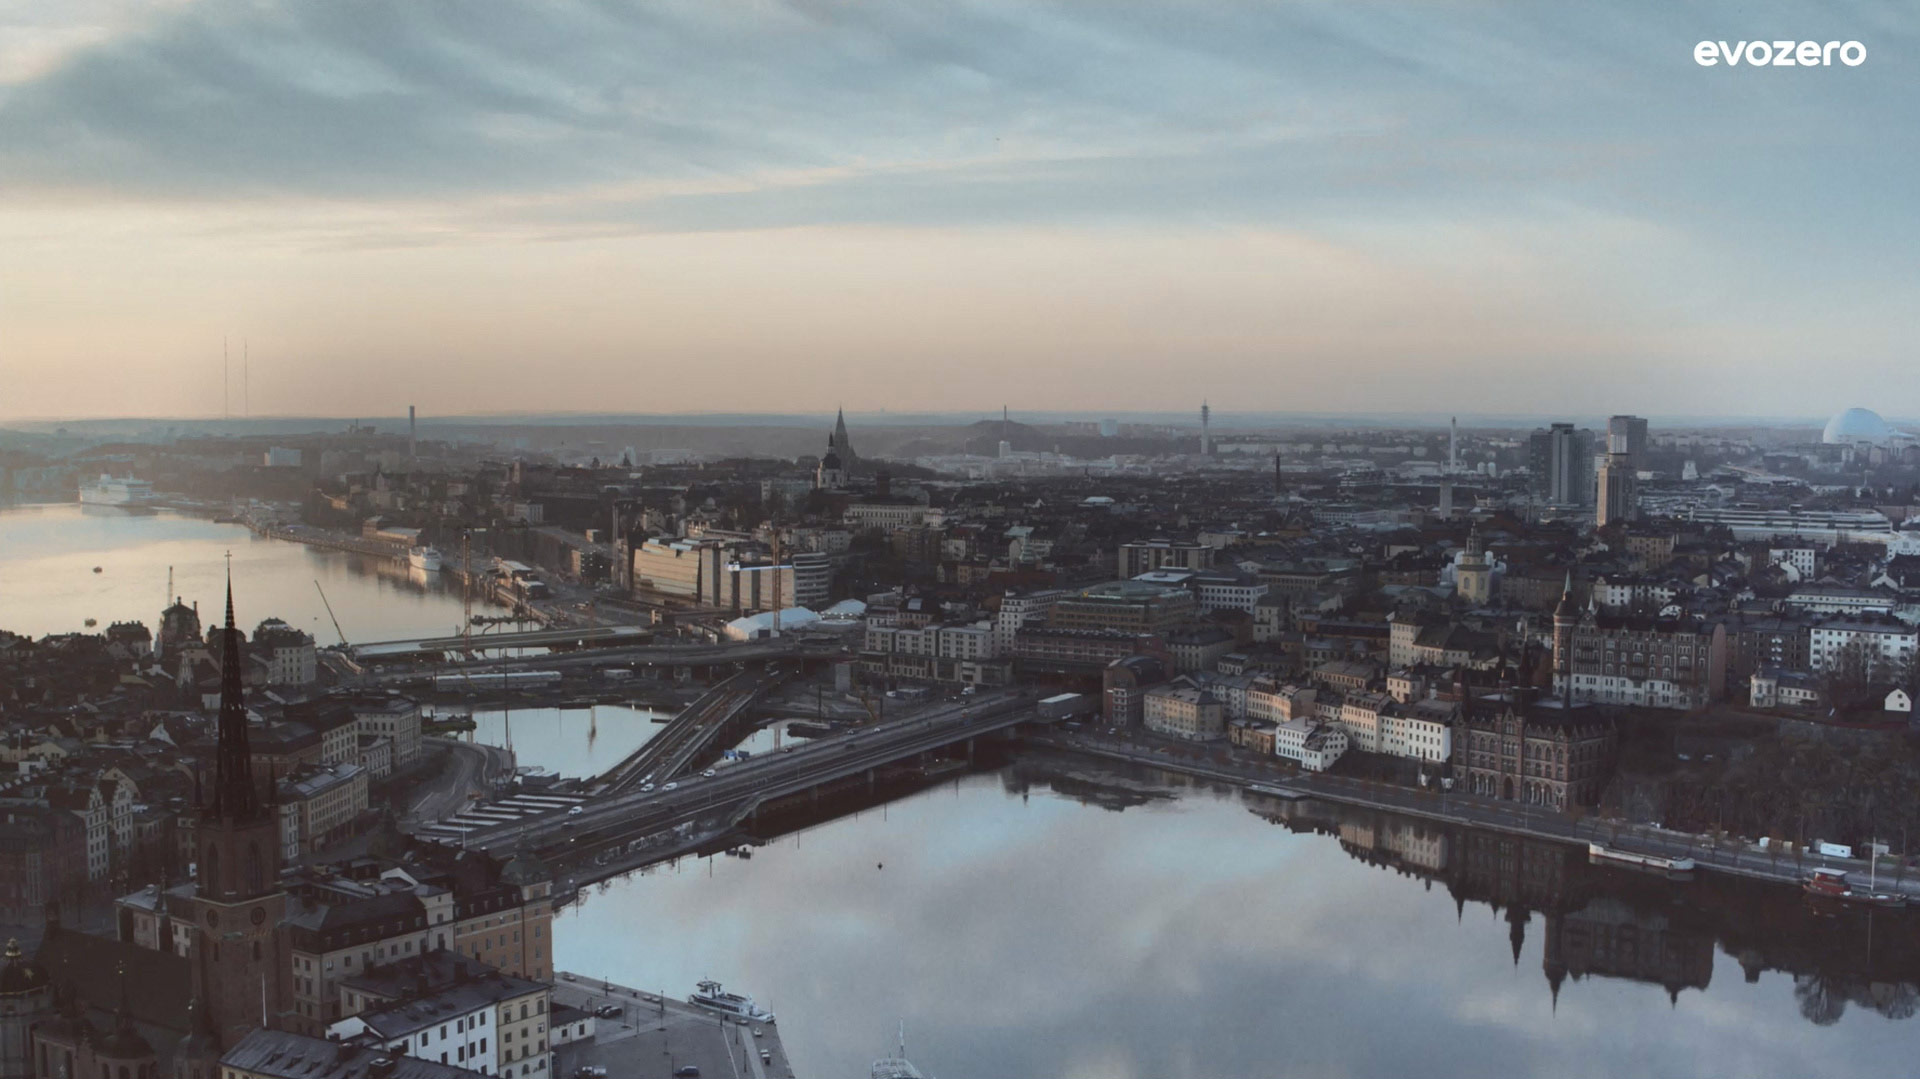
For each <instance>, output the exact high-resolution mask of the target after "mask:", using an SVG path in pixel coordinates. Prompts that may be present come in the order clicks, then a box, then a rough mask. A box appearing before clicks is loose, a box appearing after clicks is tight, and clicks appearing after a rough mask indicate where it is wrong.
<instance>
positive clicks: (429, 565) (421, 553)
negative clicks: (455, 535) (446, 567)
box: [407, 547, 440, 573]
mask: <svg viewBox="0 0 1920 1079" xmlns="http://www.w3.org/2000/svg"><path fill="white" fill-rule="evenodd" d="M407 565H409V566H412V567H413V568H414V569H417V570H425V571H426V572H428V573H433V572H435V571H437V570H439V568H440V552H439V551H437V550H435V549H433V548H432V547H409V548H407Z"/></svg>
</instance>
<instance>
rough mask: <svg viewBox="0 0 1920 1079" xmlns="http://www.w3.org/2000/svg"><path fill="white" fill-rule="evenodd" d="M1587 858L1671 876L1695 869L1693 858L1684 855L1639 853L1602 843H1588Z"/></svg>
mask: <svg viewBox="0 0 1920 1079" xmlns="http://www.w3.org/2000/svg"><path fill="white" fill-rule="evenodd" d="M1587 858H1588V860H1589V861H1592V862H1596V863H1601V864H1607V865H1621V866H1626V867H1627V868H1629V869H1644V870H1648V871H1650V872H1654V873H1665V874H1668V875H1669V876H1691V875H1692V874H1693V869H1694V861H1693V859H1692V858H1688V857H1686V856H1684V855H1682V856H1681V857H1678V858H1672V857H1668V856H1666V855H1663V854H1638V853H1635V852H1633V851H1630V850H1615V849H1614V848H1612V847H1609V846H1605V845H1603V844H1600V843H1589V844H1587Z"/></svg>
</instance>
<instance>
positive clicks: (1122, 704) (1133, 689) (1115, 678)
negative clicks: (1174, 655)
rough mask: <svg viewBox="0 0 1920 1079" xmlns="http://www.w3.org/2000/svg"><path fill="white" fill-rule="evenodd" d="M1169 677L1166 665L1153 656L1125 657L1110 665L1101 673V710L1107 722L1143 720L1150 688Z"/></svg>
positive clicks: (1125, 724)
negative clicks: (1145, 696)
mask: <svg viewBox="0 0 1920 1079" xmlns="http://www.w3.org/2000/svg"><path fill="white" fill-rule="evenodd" d="M1166 680H1167V667H1166V664H1164V663H1162V662H1161V661H1160V659H1158V658H1157V657H1154V656H1126V657H1124V658H1121V659H1116V660H1114V661H1113V662H1111V663H1109V664H1107V666H1106V668H1105V669H1104V670H1103V671H1101V673H1100V690H1101V704H1102V708H1101V712H1102V714H1103V715H1104V716H1105V718H1106V721H1107V723H1108V724H1110V725H1112V726H1116V727H1131V726H1135V725H1137V724H1139V723H1140V721H1141V717H1142V715H1143V709H1144V708H1145V701H1144V694H1145V693H1146V691H1147V690H1149V689H1152V688H1153V687H1154V686H1157V685H1159V684H1160V683H1162V682H1165V681H1166Z"/></svg>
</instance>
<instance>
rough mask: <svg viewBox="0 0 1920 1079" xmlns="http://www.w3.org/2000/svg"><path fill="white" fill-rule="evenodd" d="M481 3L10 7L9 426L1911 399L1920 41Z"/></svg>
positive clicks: (1572, 21) (1299, 18)
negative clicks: (1832, 53)
mask: <svg viewBox="0 0 1920 1079" xmlns="http://www.w3.org/2000/svg"><path fill="white" fill-rule="evenodd" d="M461 14H462V15H465V16H468V17H464V18H462V17H456V16H455V15H454V14H453V13H452V12H451V11H450V10H440V9H412V10H410V11H408V12H406V13H404V14H403V13H399V12H394V11H388V10H384V9H370V10H367V11H359V12H346V11H331V10H321V9H300V8H290V7H278V6H274V5H255V4H239V3H228V2H225V0H205V2H201V3H195V4H175V5H163V6H159V7H153V8H141V7H133V6H128V5H121V4H117V3H111V2H105V0H103V2H100V3H95V4H79V5H71V4H44V5H38V6H33V7H29V8H26V9H24V10H22V11H21V12H19V13H17V14H15V15H14V16H12V17H11V22H10V23H9V24H8V25H6V26H4V27H0V191H4V192H5V194H6V208H5V209H4V210H0V237H4V239H5V243H4V244H3V245H0V252H3V253H0V294H4V295H5V296H6V306H5V310H4V317H5V324H6V328H7V334H6V340H5V342H4V344H3V345H0V373H4V375H5V377H6V379H7V382H8V385H9V388H10V390H11V392H10V393H9V394H8V395H7V396H6V398H5V399H4V400H0V420H7V421H18V420H25V419H35V418H42V419H44V418H58V417H83V416H102V415H149V416H168V415H176V416H178V415H194V416H202V417H206V416H217V415H219V414H220V413H221V410H222V380H221V371H222V366H223V365H222V343H223V340H224V341H225V342H227V349H228V351H229V352H230V354H231V356H232V367H233V369H234V371H235V378H236V387H235V389H236V392H235V393H234V395H233V397H232V398H231V399H230V400H229V407H230V410H231V411H232V412H233V413H235V414H238V413H239V411H240V410H241V408H240V405H241V403H240V399H239V398H240V394H239V392H238V385H237V378H238V369H239V367H240V363H241V361H240V355H241V352H242V348H243V342H244V347H245V348H246V349H247V352H248V357H249V360H250V363H249V366H250V373H249V377H250V387H249V389H248V391H247V394H246V397H247V407H248V410H249V411H250V412H251V413H252V414H254V415H274V414H288V413H297V412H309V413H310V412H313V411H316V410H317V411H321V412H324V413H329V414H336V415H348V416H351V415H356V414H365V415H372V414H385V413H387V412H391V411H392V410H393V409H392V404H393V402H396V401H403V400H404V401H410V402H414V403H417V404H418V405H419V406H420V407H421V409H422V411H423V412H424V413H427V414H434V415H458V414H485V413H497V412H503V411H521V410H524V411H528V412H533V413H553V412H568V411H578V410H580V409H582V408H583V407H586V406H589V405H591V407H593V408H594V410H596V411H599V410H605V409H621V410H643V411H655V412H657V411H667V412H688V413H698V412H705V411H729V412H731V411H742V412H772V413H778V412H792V411H802V410H804V411H825V410H829V409H831V408H832V407H833V406H834V405H836V404H841V403H844V404H845V405H846V406H847V407H849V408H850V409H853V410H855V411H858V412H871V411H874V410H876V409H881V408H885V409H889V410H895V411H899V410H908V411H912V410H928V409H935V408H938V409H941V410H949V409H956V408H965V409H972V410H979V411H983V412H984V411H988V410H997V408H998V407H999V405H1000V403H1001V402H1002V401H1003V400H1004V399H1005V398H1007V397H1010V396H1012V397H1016V399H1017V400H1019V401H1021V402H1024V403H1026V404H1027V405H1029V406H1032V407H1042V408H1069V407H1072V408H1084V409H1087V410H1090V411H1100V410H1108V411H1161V410H1166V409H1165V405H1166V403H1167V402H1168V399H1169V397H1170V392H1171V393H1178V395H1179V404H1180V406H1181V409H1180V410H1184V409H1185V407H1186V405H1187V399H1188V398H1192V399H1194V400H1198V399H1200V398H1203V397H1205V398H1210V399H1211V400H1213V401H1215V402H1232V403H1234V404H1238V405H1239V406H1241V407H1242V408H1245V409H1249V410H1263V411H1264V410H1273V411H1307V412H1325V413H1338V412H1348V413H1351V412H1373V413H1392V412H1401V411H1410V410H1416V409H1418V410H1422V411H1427V410H1447V411H1455V410H1457V411H1460V412H1462V413H1470V412H1482V413H1506V414H1521V413H1525V414H1536V415H1542V416H1547V415H1552V414H1555V413H1556V411H1557V410H1558V409H1559V407H1560V406H1561V405H1562V404H1563V403H1564V402H1565V401H1568V400H1594V399H1601V398H1604V399H1606V400H1608V401H1609V408H1611V409H1613V410H1616V411H1622V412H1634V413H1637V414H1641V415H1652V416H1659V415H1662V414H1668V413H1673V412H1684V413H1688V414H1700V415H1716V414H1718V415H1736V416H1737V415H1756V414H1757V415H1778V414H1783V413H1805V414H1806V415H1808V416H1809V417H1813V416H1819V415H1824V414H1828V413H1831V412H1835V411H1838V410H1839V409H1841V408H1844V407H1847V406H1851V405H1856V404H1870V405H1873V406H1875V407H1876V408H1879V409H1880V410H1881V411H1883V412H1884V413H1886V414H1888V415H1898V414H1902V413H1920V402H1904V401H1902V400H1900V399H1899V398H1898V396H1895V397H1894V398H1893V399H1891V400H1886V399H1885V397H1886V394H1885V390H1884V388H1883V387H1885V386H1886V385H1888V384H1889V383H1893V384H1897V382H1896V380H1897V379H1899V377H1900V376H1901V375H1903V374H1904V371H1905V368H1906V363H1907V360H1908V358H1909V356H1910V353H1911V344H1912V342H1911V329H1912V320H1911V316H1910V315H1909V314H1907V312H1906V297H1907V296H1908V295H1910V293H1911V292H1912V287H1913V285H1914V284H1915V283H1916V282H1915V272H1914V270H1913V268H1912V266H1911V260H1910V259H1909V258H1908V257H1907V254H1906V253H1907V252H1908V251H1909V250H1910V249H1911V246H1912V241H1913V239H1914V236H1915V231H1916V230H1915V228H1914V224H1915V222H1914V214H1913V210H1912V207H1911V205H1910V201H1911V200H1910V198H1909V197H1908V194H1907V190H1906V187H1907V185H1906V182H1905V177H1907V176H1909V175H1911V173H1912V171H1913V169H1912V166H1913V164H1914V162H1915V159H1916V157H1920V155H1916V153H1915V144H1914V139H1913V135H1912V129H1911V125H1910V124H1908V123H1906V122H1905V118H1904V116H1903V103H1904V102H1905V101H1906V100H1909V99H1910V97H1911V94H1910V90H1911V77H1910V73H1909V71H1908V69H1906V68H1905V67H1903V65H1902V64H1901V63H1900V60H1899V58H1900V57H1901V56H1902V55H1903V54H1905V53H1908V52H1910V51H1911V47H1912V45H1913V44H1914V41H1915V38H1916V36H1920V35H1916V32H1915V23H1914V20H1913V19H1912V18H1910V17H1902V16H1899V15H1897V14H1893V13H1889V12H1885V11H1880V12H1874V11H1871V10H1829V11H1822V12H1813V13H1809V12H1807V11H1805V10H1804V9H1801V8H1798V7H1793V8H1789V7H1787V6H1785V5H1774V6H1772V7H1770V8H1763V9H1759V10H1755V9H1749V8H1734V7H1732V6H1712V7H1706V8H1699V9H1689V10H1688V11H1685V12H1675V11H1670V10H1667V9H1666V8H1664V7H1662V6H1658V5H1651V4H1649V5H1642V6H1638V7H1634V8H1628V9H1618V8H1614V9H1608V10H1606V11H1580V10H1572V11H1563V10H1555V11H1552V12H1547V11H1542V10H1539V9H1534V8H1527V7H1522V6H1517V5H1493V6H1489V7H1485V8H1469V7H1434V8H1425V9H1419V10H1417V11H1394V12H1392V13H1388V12H1386V11H1384V10H1372V11H1343V10H1330V9H1322V8H1317V7H1310V6H1304V5H1289V6H1284V7H1279V8H1272V9H1266V10H1262V11H1257V12H1253V11H1247V10H1243V9H1240V8H1238V7H1233V6H1228V5H1219V6H1213V5H1204V4H1203V5H1198V6H1195V7H1193V8H1190V9H1187V10H1185V11H1183V12H1182V13H1181V14H1180V16H1179V17H1178V18H1175V17H1171V16H1166V15H1163V14H1158V13H1152V12H1146V11H1130V12H1129V11H1103V10H1098V9H1090V8H1088V9H1083V8H1075V7H1040V8H1036V7H1032V6H1030V5H1013V4H1004V3H995V2H988V3H980V4H974V5H968V6H966V7H964V8H959V9H954V10H951V11H949V12H947V13H945V14H943V15H941V16H938V17H935V16H928V15H922V14H919V13H915V12H912V11H909V10H903V9H892V8H882V7H878V6H863V5H851V6H846V7H836V8H831V9H820V10H815V9H813V8H812V7H810V6H809V5H799V4H797V5H783V6H773V7H767V8H762V9H758V10H757V11H756V12H755V13H754V14H753V15H752V16H748V15H743V14H738V13H718V12H714V11H710V10H704V9H694V8H687V9H680V8H653V9H645V10H638V11H630V10H625V9H608V8H603V7H601V6H599V5H589V4H563V5H542V6H540V7H539V8H537V9H536V8H532V7H528V6H523V5H517V4H501V5H495V6H492V7H490V8H488V9H487V16H486V17H485V18H482V19H475V18H472V17H470V13H467V12H462V13H461ZM1788 23H1792V24H1793V25H1794V26H1796V27H1800V29H1799V30H1798V31H1797V32H1799V33H1800V34H1801V35H1802V36H1805V37H1808V38H1815V37H1818V38H1820V39H1823V40H1824V39H1827V38H1835V39H1840V40H1851V39H1857V40H1859V41H1861V42H1863V43H1864V45H1865V47H1866V48H1867V50H1868V59H1867V60H1866V62H1865V63H1863V64H1862V65H1860V66H1858V67H1841V66H1835V67H1831V68H1824V69H1819V70H1798V71H1791V72H1788V71H1772V70H1768V71H1749V70H1744V69H1743V70H1738V71H1735V70H1730V69H1727V68H1725V67H1716V68H1706V67H1701V66H1700V65H1698V64H1697V63H1696V62H1695V60H1694V57H1693V53H1692V49H1693V46H1694V44H1695V43H1696V42H1698V41H1700V40H1703V39H1717V38H1721V37H1729V38H1734V37H1747V36H1754V35H1756V34H1759V33H1762V32H1765V31H1767V30H1769V29H1772V28H1775V27H1779V26H1785V25H1787V24H1788ZM1803 24H1804V25H1803ZM108 372H111V374H112V377H111V378H107V377H103V376H104V375H105V374H106V373H108ZM1175 372H1178V374H1179V381H1180V382H1181V384H1182V385H1181V386H1180V387H1179V388H1178V389H1176V390H1171V391H1170V388H1169V386H1168V385H1167V383H1168V381H1169V380H1170V379H1171V377H1172V375H1173V373H1175ZM742 386H746V387H750V394H749V395H748V396H747V398H746V399H742V396H741V394H740V391H739V387H742Z"/></svg>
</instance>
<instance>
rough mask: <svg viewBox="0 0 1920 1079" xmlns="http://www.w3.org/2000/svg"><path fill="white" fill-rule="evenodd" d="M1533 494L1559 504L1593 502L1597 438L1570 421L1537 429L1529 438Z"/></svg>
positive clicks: (1537, 497)
mask: <svg viewBox="0 0 1920 1079" xmlns="http://www.w3.org/2000/svg"><path fill="white" fill-rule="evenodd" d="M1527 467H1528V470H1529V471H1530V472H1531V473H1532V476H1533V497H1534V499H1535V500H1536V501H1539V502H1545V503H1548V504H1550V505H1555V506H1586V505H1591V504H1592V502H1593V439H1592V437H1591V436H1590V435H1589V434H1588V433H1587V432H1586V431H1582V430H1580V429H1578V428H1576V427H1574V425H1573V424H1570V423H1556V424H1554V425H1553V426H1552V427H1548V428H1542V429H1540V430H1536V431H1534V432H1533V436H1532V437H1531V438H1530V439H1528V441H1527Z"/></svg>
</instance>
